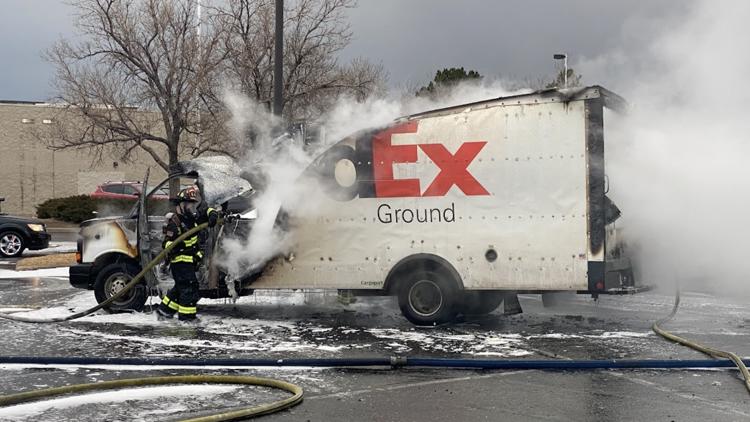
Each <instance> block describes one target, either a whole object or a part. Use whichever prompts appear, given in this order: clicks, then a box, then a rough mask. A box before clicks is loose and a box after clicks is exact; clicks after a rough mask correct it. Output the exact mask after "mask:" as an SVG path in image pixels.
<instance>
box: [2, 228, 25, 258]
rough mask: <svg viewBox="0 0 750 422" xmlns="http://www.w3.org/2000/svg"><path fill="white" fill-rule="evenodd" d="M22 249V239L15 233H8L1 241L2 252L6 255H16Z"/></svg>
mask: <svg viewBox="0 0 750 422" xmlns="http://www.w3.org/2000/svg"><path fill="white" fill-rule="evenodd" d="M20 249H21V238H20V237H18V235H16V234H13V233H8V234H6V235H5V236H3V237H2V239H0V251H2V252H3V253H4V254H6V255H15V254H17V253H18V251H19V250H20Z"/></svg>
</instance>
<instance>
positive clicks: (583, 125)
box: [71, 86, 644, 325]
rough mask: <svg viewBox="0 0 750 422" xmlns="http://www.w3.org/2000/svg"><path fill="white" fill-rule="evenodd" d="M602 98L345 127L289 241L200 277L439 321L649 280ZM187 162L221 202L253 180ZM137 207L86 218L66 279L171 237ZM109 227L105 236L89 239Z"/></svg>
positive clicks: (576, 92) (129, 259)
mask: <svg viewBox="0 0 750 422" xmlns="http://www.w3.org/2000/svg"><path fill="white" fill-rule="evenodd" d="M605 107H608V108H610V109H613V110H615V111H617V110H620V109H622V108H623V107H624V101H623V100H622V99H621V98H620V97H619V96H617V95H615V94H613V93H612V92H610V91H607V90H606V89H604V88H602V87H599V86H593V87H587V88H582V89H567V90H545V91H539V92H534V93H530V94H523V95H516V96H511V97H501V98H496V99H491V100H487V101H480V102H476V103H470V104H463V105H460V106H455V107H449V108H444V109H439V110H432V111H428V112H425V113H421V114H416V115H411V116H406V117H403V118H401V119H398V120H397V121H395V122H394V123H393V124H391V125H389V126H387V127H385V128H380V129H375V130H369V131H363V132H359V133H356V134H354V135H352V136H350V137H347V138H345V139H344V140H342V141H340V142H338V143H337V144H335V145H333V146H331V147H330V148H328V149H327V150H325V151H324V152H323V153H322V154H321V155H320V156H318V157H317V158H316V159H315V160H314V161H313V163H312V164H311V165H310V166H309V167H308V168H307V170H306V171H305V172H303V174H302V175H301V176H300V179H299V180H300V183H304V184H305V195H308V196H309V198H312V199H314V200H311V201H310V203H311V204H310V205H311V206H310V207H309V209H307V210H305V212H303V213H301V212H300V213H298V212H289V213H288V215H286V216H285V218H283V219H281V218H279V219H277V222H283V226H284V227H283V228H284V229H285V230H289V234H290V237H291V239H292V240H293V246H292V247H291V249H290V250H289V251H287V253H286V254H284V256H279V257H277V258H275V259H272V260H271V261H270V262H268V263H267V264H266V265H265V267H263V268H261V269H259V270H258V271H256V272H251V273H250V274H247V275H246V276H245V277H244V278H243V279H241V280H236V281H235V282H234V283H232V284H233V285H230V286H227V284H228V283H227V278H226V276H225V274H224V272H223V270H222V268H220V267H218V266H217V265H215V264H214V263H213V260H212V263H211V264H210V265H208V266H207V267H208V268H207V269H206V270H204V272H205V274H204V277H202V278H201V280H202V281H201V283H202V293H203V294H204V295H205V296H208V297H222V296H227V295H237V294H239V295H242V294H249V293H251V292H252V291H253V290H254V289H338V290H346V291H349V292H352V293H354V294H361V295H364V294H369V295H395V296H397V297H398V302H399V306H400V308H401V310H402V313H403V314H404V316H405V317H406V318H407V319H409V320H410V321H412V322H413V323H415V324H422V325H431V324H436V323H443V322H448V321H451V320H453V319H454V318H455V316H457V315H458V314H481V313H487V312H491V311H493V310H494V309H495V308H497V306H499V305H500V303H501V302H502V301H503V300H506V306H507V303H508V302H510V301H511V300H510V298H513V297H515V296H514V293H515V292H521V291H522V292H533V293H546V292H559V291H574V292H578V293H586V294H592V295H599V294H613V293H633V292H636V291H638V290H640V289H643V288H644V287H643V286H641V285H640V284H639V283H638V282H637V280H636V279H635V277H634V271H633V267H632V265H631V263H630V261H629V258H628V256H627V254H626V253H625V250H626V249H625V247H624V245H623V244H622V242H621V241H620V240H619V239H620V238H621V237H622V236H621V235H618V230H617V229H615V228H614V222H615V220H617V218H618V217H619V214H620V211H619V210H618V209H617V207H616V206H615V205H614V204H613V203H612V202H611V201H610V200H609V199H608V198H607V197H606V195H605V169H604V151H605V148H604V108H605ZM212 159H217V158H216V157H213V158H212ZM223 164H225V165H226V166H227V167H230V168H231V165H230V164H229V163H223ZM183 167H184V169H183V172H182V173H183V174H192V175H194V176H195V177H197V180H198V182H199V183H201V184H203V186H201V188H202V190H205V192H206V194H207V196H209V197H207V198H206V199H208V200H209V202H210V203H212V204H216V203H221V202H223V201H226V200H227V199H228V198H229V197H230V196H231V195H230V194H235V195H242V194H243V193H246V192H248V191H250V189H251V188H250V185H249V183H247V181H244V179H242V178H241V177H239V176H240V174H239V173H238V172H237V171H236V170H235V172H234V173H232V172H231V171H230V170H226V169H225V170H222V171H223V172H224V173H222V176H221V177H222V178H223V180H225V181H226V180H229V179H231V180H237V189H235V191H232V192H230V190H228V189H227V188H226V186H223V187H222V185H221V184H217V183H214V184H213V185H212V183H210V180H209V181H208V182H207V181H206V180H204V179H205V178H210V177H213V176H211V175H210V173H211V172H212V171H215V170H216V169H215V166H214V168H212V167H211V166H208V165H206V163H205V162H203V163H195V162H190V163H186V164H184V165H183ZM230 176H231V177H230ZM240 180H243V181H244V183H242V182H240ZM311 181H312V183H311ZM212 186H218V187H219V188H218V190H220V191H222V193H221V194H217V193H215V192H213V191H212ZM282 208H283V207H282ZM140 209H141V210H144V209H148V207H147V206H146V204H145V203H142V205H141V207H140ZM132 214H133V215H131V216H130V217H129V218H130V220H128V219H118V220H111V221H101V220H94V221H90V222H86V223H84V224H83V225H82V231H81V235H82V238H83V239H84V240H83V242H82V245H81V251H80V252H81V254H82V257H83V259H82V264H80V265H79V266H77V267H72V268H71V283H73V284H74V285H76V286H78V287H85V288H93V289H95V290H96V291H97V299H100V296H102V295H103V297H106V296H107V295H108V294H109V293H108V292H111V291H116V289H117V286H120V285H121V284H122V283H121V280H120V279H119V278H118V277H122V275H123V274H134V272H133V271H134V270H136V269H137V268H140V267H139V265H143V264H142V263H143V261H144V258H143V257H144V256H148V257H151V256H155V254H154V250H157V251H158V249H157V248H154V247H152V246H148V247H144V245H158V244H159V243H160V241H157V239H159V232H158V230H156V229H155V227H156V226H160V225H161V221H160V220H159V219H158V218H155V219H153V220H152V218H151V217H146V215H145V214H144V213H143V212H139V213H135V212H134V213H132ZM138 214H140V215H138ZM246 217H247V218H243V219H241V220H240V223H241V224H240V225H239V226H236V227H234V228H232V229H231V230H230V229H229V228H224V229H220V230H219V231H218V232H215V233H211V234H210V236H209V237H210V241H209V242H208V243H207V245H208V247H210V248H214V249H215V248H218V249H215V251H216V253H220V249H221V238H222V237H223V236H237V235H240V234H241V233H247V232H248V231H249V232H250V235H252V221H253V220H252V218H251V217H250V216H249V214H246ZM162 219H163V218H162ZM144 222H147V223H148V224H145V223H144ZM279 224H281V223H279ZM145 231H149V235H148V236H144V232H145ZM97 235H98V236H99V237H97ZM105 238H106V239H111V241H108V245H109V244H111V246H109V249H107V248H108V247H105V246H101V247H93V246H91V245H90V244H91V243H92V242H93V243H96V242H97V241H101V240H102V239H105ZM135 239H140V240H137V241H136V240H135ZM115 244H116V245H115ZM147 253H148V254H147ZM210 253H212V252H210ZM214 254H215V253H214ZM291 257H293V259H291ZM145 262H148V260H146V261H145ZM84 263H88V264H84ZM74 273H75V274H79V273H80V274H83V273H86V276H83V275H76V276H74ZM152 278H154V279H155V278H156V276H155V275H154V276H153V277H152ZM124 279H126V278H123V280H124ZM148 283H149V284H148V285H146V286H144V290H143V295H144V297H143V298H142V297H136V298H135V300H134V301H133V302H128V303H123V304H121V305H122V306H123V307H128V308H131V309H138V308H139V307H142V306H143V301H145V295H146V294H148V286H150V285H151V284H152V283H155V282H154V281H153V280H152V281H149V282H148ZM204 286H205V288H203V287H204ZM112 289H115V290H112ZM137 294H138V293H137V292H136V293H133V294H132V295H131V296H135V295H137ZM100 301H101V300H100ZM136 305H137V306H136Z"/></svg>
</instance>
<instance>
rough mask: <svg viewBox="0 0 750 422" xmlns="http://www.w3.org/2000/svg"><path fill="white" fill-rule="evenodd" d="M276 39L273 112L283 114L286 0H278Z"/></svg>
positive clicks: (278, 114)
mask: <svg viewBox="0 0 750 422" xmlns="http://www.w3.org/2000/svg"><path fill="white" fill-rule="evenodd" d="M274 18H275V20H276V41H274V53H275V54H274V58H273V113H274V114H275V115H277V116H281V112H282V108H283V107H284V99H283V95H284V85H283V82H282V79H283V78H284V70H283V62H284V0H276V12H275V16H274Z"/></svg>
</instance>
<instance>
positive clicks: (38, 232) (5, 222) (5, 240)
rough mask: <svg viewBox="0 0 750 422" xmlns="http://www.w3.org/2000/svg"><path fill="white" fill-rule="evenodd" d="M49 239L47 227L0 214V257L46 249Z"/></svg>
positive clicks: (32, 221) (33, 221) (36, 222)
mask: <svg viewBox="0 0 750 422" xmlns="http://www.w3.org/2000/svg"><path fill="white" fill-rule="evenodd" d="M51 238H52V236H50V234H49V233H47V227H45V225H44V224H42V223H40V222H38V221H35V220H29V219H26V218H21V217H12V216H10V215H5V214H0V256H3V257H6V258H10V257H15V256H20V255H21V254H22V253H23V251H24V250H25V249H31V250H37V249H46V248H48V247H49V241H50V239H51Z"/></svg>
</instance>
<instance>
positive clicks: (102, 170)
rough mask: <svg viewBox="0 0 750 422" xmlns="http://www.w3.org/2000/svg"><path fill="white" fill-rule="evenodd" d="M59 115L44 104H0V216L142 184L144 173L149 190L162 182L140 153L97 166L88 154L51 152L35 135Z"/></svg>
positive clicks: (160, 173) (155, 168) (31, 212)
mask: <svg viewBox="0 0 750 422" xmlns="http://www.w3.org/2000/svg"><path fill="white" fill-rule="evenodd" d="M60 110H61V109H60V108H58V107H54V106H50V105H46V104H31V103H29V104H25V103H0V181H2V184H0V197H5V202H3V203H2V204H0V205H1V206H2V211H3V212H5V213H9V214H17V215H30V216H31V215H35V213H36V208H35V206H36V205H38V204H39V203H41V202H43V201H45V200H47V199H50V198H59V197H64V196H70V195H78V194H88V193H91V192H92V191H93V189H94V188H95V187H96V186H97V185H98V184H100V183H103V182H106V181H110V180H143V176H144V175H145V173H146V168H148V167H150V168H151V178H150V180H151V183H149V184H150V185H153V184H154V183H156V182H157V181H161V180H162V179H163V178H164V177H165V175H166V172H164V171H163V170H162V169H161V167H159V166H158V165H157V164H156V163H155V162H154V161H153V160H152V159H151V157H150V156H148V155H147V154H145V153H141V154H135V155H133V156H132V157H131V161H132V162H130V163H126V162H122V161H120V160H119V158H117V157H116V156H105V157H103V158H102V160H101V161H97V160H96V158H95V157H93V156H92V155H91V154H90V153H89V151H88V150H78V151H74V150H65V151H52V150H50V149H49V148H47V146H46V145H45V144H43V143H42V142H41V141H39V140H38V139H37V137H36V136H35V135H34V134H35V133H38V132H39V131H40V130H43V129H44V126H43V125H45V123H44V120H45V119H48V120H52V119H55V118H59V117H60V115H61V114H60ZM24 119H28V120H27V123H24ZM114 163H117V165H115V164H114Z"/></svg>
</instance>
